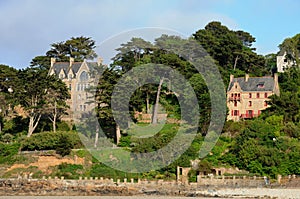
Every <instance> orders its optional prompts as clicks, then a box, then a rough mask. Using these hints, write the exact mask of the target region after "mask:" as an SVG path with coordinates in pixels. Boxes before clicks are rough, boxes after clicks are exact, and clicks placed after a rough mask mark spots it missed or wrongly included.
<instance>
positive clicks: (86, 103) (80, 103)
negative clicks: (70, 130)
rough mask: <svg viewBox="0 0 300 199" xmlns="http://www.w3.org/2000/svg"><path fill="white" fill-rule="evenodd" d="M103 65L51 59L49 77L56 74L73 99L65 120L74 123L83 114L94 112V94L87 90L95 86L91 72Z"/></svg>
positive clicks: (71, 59)
mask: <svg viewBox="0 0 300 199" xmlns="http://www.w3.org/2000/svg"><path fill="white" fill-rule="evenodd" d="M100 65H102V60H101V59H99V60H98V61H97V62H87V61H86V60H84V61H83V62H74V59H73V58H70V61H69V62H56V60H55V58H51V67H50V70H49V75H53V74H55V75H56V76H57V77H59V78H60V79H61V80H62V81H63V82H64V83H65V84H66V85H67V87H68V88H69V92H70V95H71V98H70V99H68V100H67V105H68V106H69V107H70V108H69V110H68V111H67V113H68V115H67V116H64V118H63V120H65V121H72V120H74V119H77V118H80V117H81V116H82V113H86V112H88V111H92V110H93V108H94V104H93V103H90V102H91V97H92V94H91V93H89V92H87V91H86V89H87V88H89V87H90V86H94V85H95V82H94V78H92V77H91V75H90V72H91V70H92V69H93V68H94V67H96V66H100Z"/></svg>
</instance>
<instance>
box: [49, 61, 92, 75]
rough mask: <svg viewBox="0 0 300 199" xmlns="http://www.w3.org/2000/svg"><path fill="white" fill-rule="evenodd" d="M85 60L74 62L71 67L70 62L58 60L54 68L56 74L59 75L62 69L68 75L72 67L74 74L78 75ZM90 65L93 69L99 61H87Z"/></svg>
mask: <svg viewBox="0 0 300 199" xmlns="http://www.w3.org/2000/svg"><path fill="white" fill-rule="evenodd" d="M82 63H83V62H74V63H73V64H72V66H71V67H70V63H69V62H56V63H54V64H53V67H52V69H53V70H54V72H55V74H56V75H59V73H60V71H61V70H63V71H64V72H65V74H66V75H67V74H68V73H69V70H70V69H71V70H72V72H73V74H74V75H76V73H77V72H78V70H79V69H80V67H81V65H82ZM86 63H87V65H88V67H89V68H90V69H91V68H93V67H95V66H97V62H86Z"/></svg>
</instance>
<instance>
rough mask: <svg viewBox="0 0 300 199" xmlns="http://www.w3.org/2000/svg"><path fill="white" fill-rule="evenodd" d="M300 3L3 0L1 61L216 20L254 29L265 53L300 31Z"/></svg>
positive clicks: (24, 62)
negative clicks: (79, 39) (63, 44)
mask: <svg viewBox="0 0 300 199" xmlns="http://www.w3.org/2000/svg"><path fill="white" fill-rule="evenodd" d="M299 8H300V1H298V0H285V1H283V0H86V1H77V0H63V1H61V0H0V64H6V65H10V66H13V67H16V68H24V67H27V66H29V63H30V61H31V59H32V58H34V57H35V56H37V55H44V54H45V52H46V51H47V50H49V49H50V44H51V43H55V42H59V41H65V40H67V39H69V38H70V37H72V36H74V37H76V36H88V37H92V38H93V39H94V40H95V41H96V44H97V45H100V44H101V43H102V42H103V41H105V40H106V39H107V38H110V37H111V36H113V35H116V34H119V33H121V32H124V31H128V30H132V29H137V28H143V27H161V28H168V29H173V30H176V31H179V32H181V33H183V34H184V35H186V36H190V35H192V34H193V33H194V32H195V31H197V30H199V29H203V28H204V27H205V25H206V24H207V23H209V22H210V21H220V22H222V24H224V25H226V26H227V27H229V28H230V29H234V30H244V31H247V32H249V33H251V34H252V35H253V36H254V37H255V38H256V43H255V47H256V48H257V52H258V53H259V54H268V53H276V52H277V51H278V47H277V46H278V45H279V44H280V43H281V42H282V41H283V40H284V39H285V38H287V37H291V36H294V35H295V34H297V33H300V20H299V19H300V12H299ZM97 53H98V54H100V56H101V52H97Z"/></svg>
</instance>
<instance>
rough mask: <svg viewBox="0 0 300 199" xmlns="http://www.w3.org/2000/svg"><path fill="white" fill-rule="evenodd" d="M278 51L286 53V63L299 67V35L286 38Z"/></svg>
mask: <svg viewBox="0 0 300 199" xmlns="http://www.w3.org/2000/svg"><path fill="white" fill-rule="evenodd" d="M279 48H280V51H281V52H285V53H286V58H287V60H288V62H291V63H292V64H294V63H295V65H298V66H299V65H300V59H299V57H300V34H297V35H295V36H293V37H291V38H286V39H285V40H284V41H283V42H282V43H281V44H280V45H279Z"/></svg>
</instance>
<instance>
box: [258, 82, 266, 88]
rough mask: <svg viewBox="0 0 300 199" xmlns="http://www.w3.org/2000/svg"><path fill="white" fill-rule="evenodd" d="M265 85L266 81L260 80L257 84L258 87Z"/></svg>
mask: <svg viewBox="0 0 300 199" xmlns="http://www.w3.org/2000/svg"><path fill="white" fill-rule="evenodd" d="M264 87H265V82H259V83H258V84H257V88H264Z"/></svg>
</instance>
